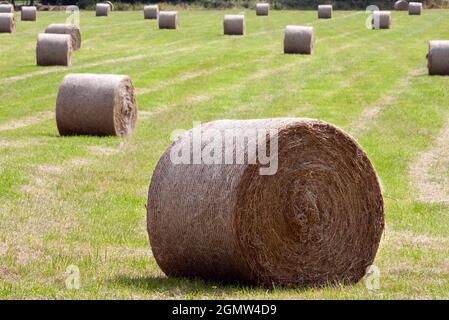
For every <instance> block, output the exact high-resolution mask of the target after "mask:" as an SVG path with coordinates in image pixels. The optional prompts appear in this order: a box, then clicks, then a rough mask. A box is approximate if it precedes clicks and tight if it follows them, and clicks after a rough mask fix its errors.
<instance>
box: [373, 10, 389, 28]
mask: <svg viewBox="0 0 449 320" xmlns="http://www.w3.org/2000/svg"><path fill="white" fill-rule="evenodd" d="M391 23H392V18H391V12H390V11H374V12H373V29H376V30H378V29H391Z"/></svg>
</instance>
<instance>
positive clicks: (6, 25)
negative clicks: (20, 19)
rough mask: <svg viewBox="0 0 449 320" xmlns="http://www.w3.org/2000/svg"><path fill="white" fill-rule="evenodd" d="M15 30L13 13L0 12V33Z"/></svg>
mask: <svg viewBox="0 0 449 320" xmlns="http://www.w3.org/2000/svg"><path fill="white" fill-rule="evenodd" d="M14 32H16V18H15V16H14V13H0V33H14Z"/></svg>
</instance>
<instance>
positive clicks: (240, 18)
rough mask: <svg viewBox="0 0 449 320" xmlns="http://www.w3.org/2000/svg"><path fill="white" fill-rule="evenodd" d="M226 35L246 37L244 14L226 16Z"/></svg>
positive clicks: (224, 25) (224, 21) (224, 22)
mask: <svg viewBox="0 0 449 320" xmlns="http://www.w3.org/2000/svg"><path fill="white" fill-rule="evenodd" d="M223 29H224V34H227V35H238V36H241V35H244V34H245V31H246V26H245V16H244V15H242V14H226V15H225V16H224V20H223Z"/></svg>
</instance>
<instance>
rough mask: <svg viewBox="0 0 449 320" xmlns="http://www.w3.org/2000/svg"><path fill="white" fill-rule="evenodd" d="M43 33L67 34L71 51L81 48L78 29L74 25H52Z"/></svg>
mask: <svg viewBox="0 0 449 320" xmlns="http://www.w3.org/2000/svg"><path fill="white" fill-rule="evenodd" d="M45 33H55V34H68V35H70V37H71V39H72V48H73V50H79V49H80V48H81V32H80V29H79V27H78V26H76V25H74V24H58V23H53V24H50V25H49V26H48V27H47V28H46V29H45Z"/></svg>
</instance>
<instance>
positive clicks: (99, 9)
mask: <svg viewBox="0 0 449 320" xmlns="http://www.w3.org/2000/svg"><path fill="white" fill-rule="evenodd" d="M110 12H111V6H110V5H109V4H107V3H97V5H96V11H95V14H96V16H97V17H107V16H109V13H110Z"/></svg>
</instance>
